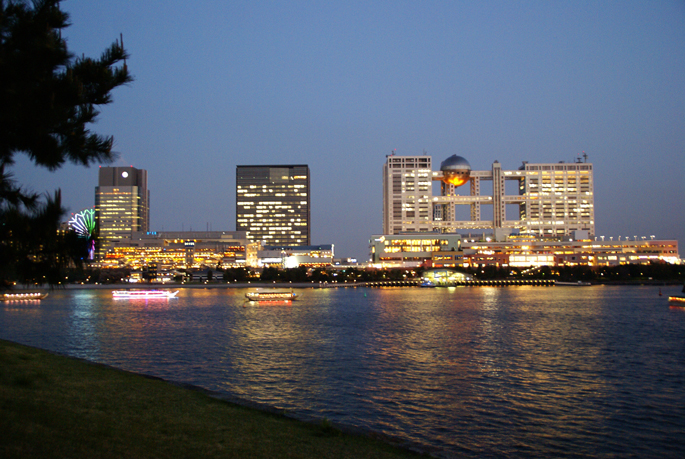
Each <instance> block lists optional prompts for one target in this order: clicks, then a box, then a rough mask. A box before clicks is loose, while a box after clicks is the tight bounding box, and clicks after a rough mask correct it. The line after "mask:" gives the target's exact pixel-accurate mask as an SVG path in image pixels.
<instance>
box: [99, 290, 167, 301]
mask: <svg viewBox="0 0 685 459" xmlns="http://www.w3.org/2000/svg"><path fill="white" fill-rule="evenodd" d="M178 292H179V291H178V290H176V291H175V292H172V291H171V290H114V291H113V292H112V295H113V296H114V298H115V299H127V300H132V299H138V298H141V299H145V300H149V299H153V298H175V297H176V295H178Z"/></svg>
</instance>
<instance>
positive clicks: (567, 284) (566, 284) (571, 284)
mask: <svg viewBox="0 0 685 459" xmlns="http://www.w3.org/2000/svg"><path fill="white" fill-rule="evenodd" d="M554 285H559V286H562V287H589V286H590V285H592V284H591V283H589V282H584V281H578V282H559V281H557V282H555V283H554Z"/></svg>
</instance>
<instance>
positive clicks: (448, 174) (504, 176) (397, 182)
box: [383, 155, 595, 240]
mask: <svg viewBox="0 0 685 459" xmlns="http://www.w3.org/2000/svg"><path fill="white" fill-rule="evenodd" d="M424 158H426V157H424V156H419V157H416V158H409V157H393V156H389V157H388V162H387V163H386V165H385V171H386V173H385V174H384V176H383V187H384V200H383V202H384V208H383V211H384V212H383V216H384V220H383V221H384V227H383V231H384V234H398V230H399V231H402V232H406V231H441V232H444V233H451V232H455V231H457V230H482V229H485V230H491V231H493V232H494V234H495V238H496V239H497V240H500V239H501V238H503V237H506V235H508V234H510V233H512V232H518V233H521V234H530V235H534V236H536V237H541V238H552V239H554V238H562V237H568V236H570V235H572V234H573V233H574V232H576V231H580V232H583V234H587V235H588V236H594V234H595V212H594V189H593V175H592V164H590V163H588V162H587V156H584V159H585V161H581V159H580V158H578V159H577V161H576V162H573V163H565V162H563V161H562V162H558V163H541V164H528V163H527V162H524V163H523V165H522V166H521V167H519V168H518V170H504V169H502V166H501V164H500V163H499V162H498V161H495V162H494V163H493V164H492V169H491V170H489V171H487V170H486V171H474V170H471V166H470V165H469V163H468V161H466V160H465V159H464V158H462V157H461V156H456V155H453V156H451V157H449V158H447V159H446V160H445V161H443V162H442V163H441V167H440V171H439V172H434V173H431V174H430V175H429V177H430V179H431V180H434V181H441V182H442V184H441V194H440V196H432V194H429V196H428V199H426V196H425V195H423V194H421V195H419V193H416V191H417V186H422V185H420V184H421V183H422V182H420V181H418V182H417V179H416V178H415V176H416V177H419V174H421V175H420V177H421V179H420V180H424V179H423V177H425V176H426V173H425V171H424V170H422V169H421V168H422V167H424V166H426V165H427V166H428V167H430V158H428V159H427V160H424V163H423V164H419V165H417V161H418V160H419V159H424ZM394 164H396V165H394ZM485 182H491V183H492V193H489V194H484V193H483V192H482V190H481V188H486V189H487V188H488V187H487V186H486V187H483V185H485ZM507 182H514V183H515V184H516V185H517V186H516V188H517V193H516V194H507V187H506V184H507ZM417 183H418V184H419V185H417ZM467 183H469V187H468V189H466V187H465V191H467V192H468V194H466V195H460V194H458V193H457V191H458V187H460V186H462V185H465V184H467ZM424 189H425V186H424ZM425 202H431V203H432V208H430V212H428V210H429V209H424V208H422V207H421V206H423V205H424V203H425ZM456 206H470V210H471V212H470V213H471V215H470V217H471V218H470V219H469V220H457V219H456V215H458V213H457V212H456V211H455V207H456ZM483 206H492V207H491V209H492V218H487V219H484V217H483V212H481V211H482V208H483ZM507 206H510V207H511V211H510V212H509V214H507V208H508V207H507ZM388 209H389V210H388ZM426 214H430V215H432V216H433V219H432V221H431V222H428V223H426V219H425V215H426ZM400 217H401V225H400V224H394V226H393V224H391V225H387V223H386V222H396V221H398V220H400ZM426 227H427V228H428V229H425V228H426Z"/></svg>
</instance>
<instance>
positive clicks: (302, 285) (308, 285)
mask: <svg viewBox="0 0 685 459" xmlns="http://www.w3.org/2000/svg"><path fill="white" fill-rule="evenodd" d="M492 280H493V281H497V280H498V279H492ZM499 280H502V279H499ZM590 282H591V284H592V286H600V285H605V286H612V285H621V286H631V285H632V286H655V287H665V286H677V285H684V284H683V281H680V280H677V279H671V280H635V281H603V282H602V281H590ZM393 286H395V287H418V281H417V282H401V281H396V282H395V283H393V281H387V282H386V283H380V282H378V281H375V282H341V283H338V282H332V283H330V282H329V283H318V282H292V283H290V282H275V283H273V282H272V283H268V282H249V283H248V282H233V283H210V284H176V283H166V284H124V283H117V284H65V285H60V286H58V287H55V288H54V289H55V290H107V289H111V290H117V289H119V290H121V289H143V288H178V289H181V288H192V289H227V288H243V289H245V288H253V289H257V288H277V289H291V288H293V289H326V288H359V287H371V288H377V287H393ZM491 286H493V287H494V286H496V287H509V286H514V285H491ZM550 286H551V285H546V287H550ZM17 287H19V286H17ZM469 287H487V285H479V286H475V285H471V286H469ZM45 289H50V286H47V285H43V286H34V287H30V288H29V290H45ZM17 290H26V289H23V288H21V287H19V288H17Z"/></svg>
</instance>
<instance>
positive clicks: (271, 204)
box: [236, 165, 311, 247]
mask: <svg viewBox="0 0 685 459" xmlns="http://www.w3.org/2000/svg"><path fill="white" fill-rule="evenodd" d="M310 207H311V206H310V193H309V166H307V165H286V166H237V168H236V231H246V232H247V237H248V239H250V240H251V241H264V243H265V245H267V246H288V247H294V246H303V245H310V238H311V229H310Z"/></svg>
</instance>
